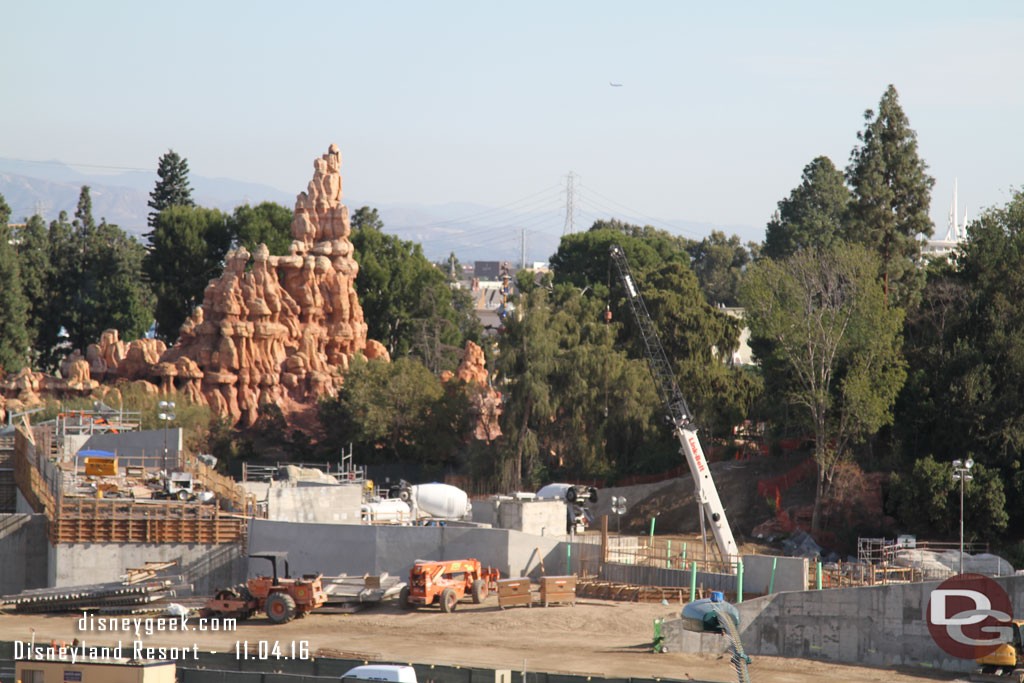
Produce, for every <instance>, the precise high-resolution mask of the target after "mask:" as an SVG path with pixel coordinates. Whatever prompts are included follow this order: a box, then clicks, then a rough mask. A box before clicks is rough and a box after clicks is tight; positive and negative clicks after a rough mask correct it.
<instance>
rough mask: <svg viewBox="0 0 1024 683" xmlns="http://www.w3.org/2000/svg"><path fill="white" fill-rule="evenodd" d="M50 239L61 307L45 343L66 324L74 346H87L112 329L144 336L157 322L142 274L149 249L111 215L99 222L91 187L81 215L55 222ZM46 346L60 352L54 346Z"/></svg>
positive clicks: (52, 352) (129, 335)
mask: <svg viewBox="0 0 1024 683" xmlns="http://www.w3.org/2000/svg"><path fill="white" fill-rule="evenodd" d="M50 240H51V244H50V250H51V251H50V263H51V267H52V269H53V270H52V273H53V275H54V281H53V288H52V292H53V295H54V303H55V304H56V305H57V306H59V308H56V310H51V311H49V312H48V314H47V323H46V324H47V327H48V329H47V331H46V333H45V335H44V336H45V337H46V339H45V340H44V341H45V343H46V344H49V342H50V340H51V339H53V338H56V336H57V333H58V332H57V331H59V329H60V328H61V327H63V328H64V329H65V331H66V332H67V336H68V341H69V342H70V343H71V345H72V348H77V349H82V350H84V349H85V347H86V346H87V345H89V344H92V343H95V342H97V341H98V340H99V337H100V335H101V334H102V333H103V331H104V330H107V329H116V330H118V331H119V332H120V334H121V336H122V337H123V338H127V339H134V338H137V337H140V336H142V335H143V334H144V333H145V331H146V330H147V329H148V328H149V327H150V325H151V324H152V321H153V315H152V311H153V295H152V291H151V290H150V288H149V285H148V283H147V282H146V281H145V278H144V277H143V275H142V258H143V255H144V254H145V249H144V248H143V247H142V245H141V244H139V243H138V242H137V241H136V240H135V239H134V238H133V237H130V236H129V235H127V234H126V233H125V232H124V231H123V230H121V229H120V228H119V227H118V226H116V225H114V224H112V223H107V221H106V219H101V221H100V223H99V224H97V223H96V221H95V220H94V218H93V216H92V200H91V197H90V192H89V187H88V186H83V187H82V191H81V194H80V196H79V200H78V208H77V210H76V211H75V220H74V221H73V222H72V223H71V224H70V225H68V224H67V218H66V216H65V215H63V214H62V215H61V217H60V219H59V220H58V221H55V222H54V223H53V224H51V226H50ZM54 328H56V329H54ZM51 335H52V336H51ZM44 350H45V351H46V354H49V355H51V356H59V353H60V350H59V349H55V348H54V347H53V346H46V347H44ZM46 354H44V355H46ZM48 360H49V361H50V362H51V363H52V362H54V361H55V360H56V358H50V359H48Z"/></svg>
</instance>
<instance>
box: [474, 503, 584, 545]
mask: <svg viewBox="0 0 1024 683" xmlns="http://www.w3.org/2000/svg"><path fill="white" fill-rule="evenodd" d="M566 514H567V512H566V507H565V501H562V500H516V499H514V498H510V497H508V496H494V497H492V498H489V499H487V500H474V501H473V521H474V522H478V523H481V524H490V525H491V526H493V527H495V528H498V529H514V530H515V531H522V532H524V533H527V534H534V535H536V536H559V537H563V538H564V537H566V536H567V534H566V531H565V529H566V526H565V525H566Z"/></svg>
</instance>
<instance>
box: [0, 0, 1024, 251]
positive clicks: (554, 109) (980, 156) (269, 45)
mask: <svg viewBox="0 0 1024 683" xmlns="http://www.w3.org/2000/svg"><path fill="white" fill-rule="evenodd" d="M1021 35H1024V3H1019V2H972V3H965V2H943V1H934V2H893V1H892V0H889V1H887V2H872V1H863V2H856V3H832V2H820V0H819V1H816V2H782V1H777V2H771V3H766V2H716V3H709V2H704V3H694V2H644V1H642V0H640V1H638V2H634V3H628V4H627V3H623V2H621V1H619V2H598V1H588V2H552V1H551V0H548V1H546V2H530V1H526V0H517V1H516V2H505V3H496V2H479V1H475V2H445V1H443V0H439V1H437V2H411V1H410V2H400V1H397V0H395V1H391V2H383V1H378V2H354V1H347V0H330V1H325V2H302V1H301V0H299V1H297V2H292V3H283V2H280V1H277V2H259V1H250V2H232V1H223V2H210V1H209V0H207V1H206V2H193V1H191V0H175V1H174V2H162V1H155V2H103V1H97V2H89V3H72V2H52V1H46V0H37V1H34V2H17V3H8V6H7V7H5V9H4V12H3V21H2V23H0V84H2V93H3V96H2V97H3V105H2V107H0V157H3V158H14V159H25V160H33V161H44V160H52V159H57V160H60V161H63V162H66V163H69V164H87V165H89V166H88V168H87V169H86V168H84V167H83V170H89V171H90V172H95V171H96V170H97V167H102V168H106V169H107V170H110V171H115V170H118V169H153V168H155V167H156V162H157V159H158V158H159V157H160V155H161V154H163V153H164V152H166V151H167V150H168V149H174V150H175V151H177V152H178V153H180V154H182V155H183V156H185V157H186V158H187V159H188V161H189V166H190V168H191V171H192V172H193V173H196V174H199V175H204V176H211V177H227V178H233V179H238V180H245V181H250V182H257V183H263V184H266V185H270V186H273V187H276V188H279V189H281V190H284V191H286V192H289V193H296V192H298V191H300V190H302V189H303V188H304V187H305V185H306V183H307V182H308V181H309V179H310V177H311V175H312V168H313V159H314V158H316V157H317V156H319V155H320V154H322V153H324V152H326V151H327V147H328V146H329V145H330V144H331V143H337V144H338V145H339V147H340V148H341V151H342V156H343V165H342V173H343V176H344V192H345V195H346V196H350V197H358V198H359V200H360V201H361V202H363V203H375V202H380V203H392V204H394V203H417V204H444V203H447V202H474V203H478V204H483V205H487V206H500V205H506V204H509V203H513V202H525V205H529V206H531V207H532V208H536V209H543V208H557V207H558V206H559V204H560V203H564V191H560V190H559V189H558V188H562V187H564V185H565V183H566V176H567V174H568V173H569V172H570V171H571V172H573V173H574V175H575V176H576V177H577V180H576V182H577V183H578V185H579V186H580V187H581V188H582V191H583V192H584V193H590V194H589V195H587V194H585V195H584V196H591V197H602V198H605V200H606V202H605V204H606V205H611V204H612V202H613V201H614V202H615V205H617V206H625V207H630V208H631V209H633V211H634V212H635V213H639V214H642V215H646V216H651V217H656V218H659V219H680V220H687V221H696V222H704V223H711V224H715V225H721V226H739V232H741V234H743V236H744V237H747V238H749V239H761V238H763V229H764V225H765V223H766V222H767V221H768V220H769V218H770V217H771V214H772V212H773V211H774V210H775V208H776V203H777V202H778V201H779V200H780V199H782V198H783V197H785V196H787V195H788V194H789V192H790V191H791V190H792V189H793V188H794V187H795V186H796V185H798V184H799V181H800V173H801V170H802V169H803V167H804V166H805V165H806V164H807V163H809V162H810V161H811V160H812V159H813V158H814V157H816V156H819V155H826V156H828V157H830V158H831V159H832V161H833V162H834V163H835V164H836V166H837V167H839V168H843V167H845V166H846V165H847V163H848V160H849V155H850V151H851V150H852V149H853V147H854V146H855V145H856V143H857V139H856V135H857V132H858V131H860V130H861V129H862V128H863V126H864V118H863V116H864V111H865V110H866V109H869V108H875V107H877V104H878V100H879V98H880V97H881V96H882V93H883V92H884V91H885V89H886V87H887V85H888V84H890V83H892V84H894V85H895V86H896V89H897V91H898V92H899V96H900V103H901V105H902V106H903V109H904V111H905V113H906V114H907V116H908V118H909V120H910V125H911V127H912V128H913V129H914V130H915V131H916V132H917V134H918V142H919V154H920V155H921V157H922V158H923V159H924V160H925V161H926V163H927V164H928V166H929V172H930V173H931V174H932V175H933V176H934V177H935V179H936V183H935V187H934V191H933V195H932V211H931V215H932V218H933V220H934V221H935V223H936V233H937V234H936V237H942V236H943V234H944V233H945V231H946V225H947V213H948V210H949V205H950V200H951V196H952V188H953V182H954V178H958V179H959V199H960V206H961V210H962V207H964V206H965V205H966V207H967V211H968V214H969V215H970V216H974V215H976V214H977V212H978V211H979V210H980V209H981V208H982V207H985V206H993V205H998V204H1002V203H1004V202H1006V201H1007V199H1008V198H1009V196H1010V194H1011V192H1012V190H1013V188H1015V187H1017V186H1019V185H1020V184H1021V181H1022V177H1024V136H1022V135H1021V134H1020V122H1021V121H1024V88H1021V87H1019V79H1020V77H1021V74H1022V73H1024V41H1022V40H1020V36H1021ZM612 82H614V83H621V84H622V86H621V87H612V86H611V85H610V83H612ZM530 197H540V198H543V200H544V202H545V203H546V204H545V206H541V205H540V204H537V203H536V202H535V203H534V204H530V201H532V200H528V198H530ZM547 204H550V206H547ZM596 211H598V209H597V208H594V207H591V212H596ZM385 219H386V216H385Z"/></svg>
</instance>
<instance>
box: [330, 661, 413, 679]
mask: <svg viewBox="0 0 1024 683" xmlns="http://www.w3.org/2000/svg"><path fill="white" fill-rule="evenodd" d="M342 678H357V679H359V680H361V681H389V683H417V681H416V669H414V668H412V667H411V666H402V665H399V664H364V665H362V666H357V667H355V668H354V669H349V670H348V671H346V672H345V673H344V674H343V675H342Z"/></svg>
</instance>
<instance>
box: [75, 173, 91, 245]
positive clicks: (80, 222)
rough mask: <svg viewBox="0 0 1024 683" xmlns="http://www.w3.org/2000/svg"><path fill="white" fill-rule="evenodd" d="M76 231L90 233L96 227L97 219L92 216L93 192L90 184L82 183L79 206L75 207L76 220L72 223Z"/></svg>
mask: <svg viewBox="0 0 1024 683" xmlns="http://www.w3.org/2000/svg"><path fill="white" fill-rule="evenodd" d="M72 225H74V226H75V230H76V232H78V233H79V234H83V235H84V234H88V233H91V232H92V231H93V230H95V229H96V221H95V220H93V217H92V194H91V192H90V188H89V186H88V185H82V189H81V190H79V192H78V207H77V208H76V209H75V221H74V223H72Z"/></svg>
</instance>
